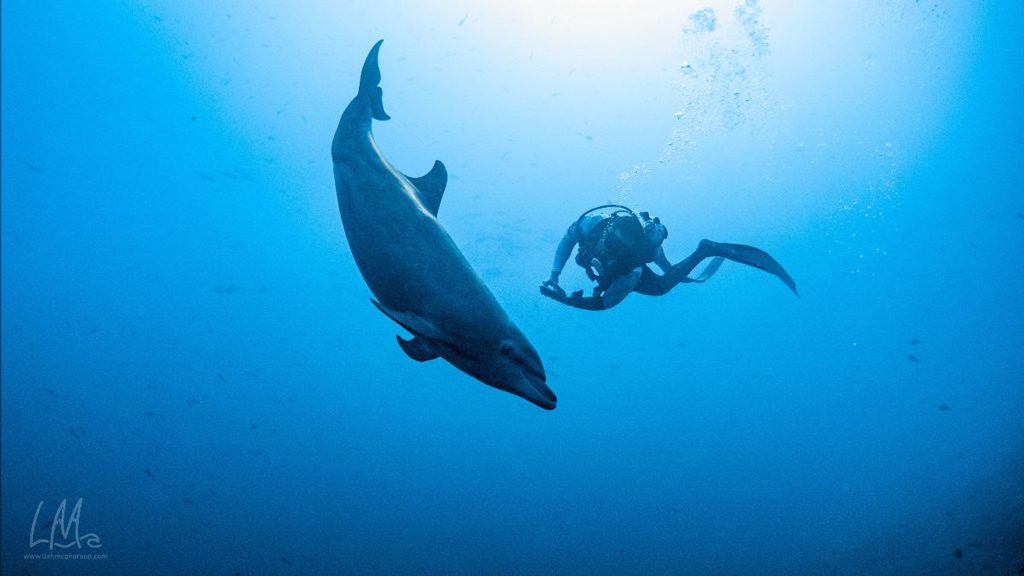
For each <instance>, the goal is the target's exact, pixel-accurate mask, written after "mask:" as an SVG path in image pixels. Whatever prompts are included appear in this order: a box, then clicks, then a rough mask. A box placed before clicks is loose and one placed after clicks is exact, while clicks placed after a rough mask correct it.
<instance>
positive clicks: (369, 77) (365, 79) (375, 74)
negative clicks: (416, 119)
mask: <svg viewBox="0 0 1024 576" xmlns="http://www.w3.org/2000/svg"><path fill="white" fill-rule="evenodd" d="M383 42H384V41H383V40H378V41H377V43H376V44H374V45H373V48H370V53H369V54H367V55H366V62H364V63H363V73H362V74H361V75H360V76H359V95H360V96H362V97H364V98H366V99H368V100H369V102H370V113H371V114H372V115H373V118H374V120H390V119H391V116H388V113H387V112H385V111H384V101H383V99H382V97H383V95H384V91H383V90H381V89H380V66H379V65H378V64H377V53H378V52H380V45H381V43H383Z"/></svg>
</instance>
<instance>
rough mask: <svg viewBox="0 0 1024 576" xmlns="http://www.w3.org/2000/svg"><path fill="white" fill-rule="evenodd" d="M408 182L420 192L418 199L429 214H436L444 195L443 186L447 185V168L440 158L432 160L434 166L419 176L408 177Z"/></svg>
mask: <svg viewBox="0 0 1024 576" xmlns="http://www.w3.org/2000/svg"><path fill="white" fill-rule="evenodd" d="M409 182H412V185H413V186H415V187H416V190H418V191H419V193H420V201H421V202H423V206H424V207H425V208H426V209H427V210H429V211H430V213H431V214H433V215H434V216H437V209H438V208H440V207H441V197H442V196H444V188H445V186H447V185H448V170H447V169H446V168H445V167H444V164H442V163H441V161H440V160H436V161H435V162H434V167H433V168H431V169H430V172H427V173H426V174H424V175H423V176H420V177H419V178H409Z"/></svg>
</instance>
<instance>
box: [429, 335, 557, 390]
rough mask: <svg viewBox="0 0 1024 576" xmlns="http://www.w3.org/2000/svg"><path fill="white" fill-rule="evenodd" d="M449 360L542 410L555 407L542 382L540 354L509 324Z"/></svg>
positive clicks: (546, 387) (482, 380) (481, 379)
mask: <svg viewBox="0 0 1024 576" xmlns="http://www.w3.org/2000/svg"><path fill="white" fill-rule="evenodd" d="M445 356H446V358H447V359H448V361H449V362H451V363H452V364H454V365H455V366H457V367H458V368H459V369H460V370H463V371H465V372H466V373H468V374H470V375H471V376H473V377H474V378H476V379H477V380H480V381H481V382H483V383H484V384H487V385H488V386H494V387H495V388H498V389H499V390H504V391H506V392H511V393H512V394H515V395H516V396H519V397H522V398H525V399H526V400H529V401H530V402H533V403H534V404H536V405H537V406H540V407H541V408H543V409H545V410H554V409H555V406H556V404H557V403H558V398H557V397H556V396H555V393H554V392H552V391H551V389H550V388H548V386H547V384H546V383H545V379H546V378H545V376H544V365H543V364H541V361H540V356H539V355H537V351H536V350H534V349H533V346H531V345H530V342H529V341H528V340H527V339H526V337H525V336H523V334H522V333H521V332H519V329H518V328H516V327H515V326H511V325H510V326H509V327H508V330H505V331H504V333H503V334H492V335H491V337H489V338H481V339H480V340H478V341H477V343H476V345H475V346H473V349H472V350H460V351H458V353H456V354H455V355H454V356H455V357H451V356H449V355H447V354H446V355H445Z"/></svg>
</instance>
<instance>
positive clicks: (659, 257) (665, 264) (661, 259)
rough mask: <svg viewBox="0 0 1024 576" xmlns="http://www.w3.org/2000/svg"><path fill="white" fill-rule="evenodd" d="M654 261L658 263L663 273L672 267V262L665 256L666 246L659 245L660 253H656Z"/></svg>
mask: <svg viewBox="0 0 1024 576" xmlns="http://www.w3.org/2000/svg"><path fill="white" fill-rule="evenodd" d="M654 263H655V264H657V265H658V268H661V273H662V274H664V273H666V272H668V269H669V268H671V267H672V263H671V262H669V261H668V258H667V257H666V256H665V248H663V247H662V246H658V253H657V254H655V255H654Z"/></svg>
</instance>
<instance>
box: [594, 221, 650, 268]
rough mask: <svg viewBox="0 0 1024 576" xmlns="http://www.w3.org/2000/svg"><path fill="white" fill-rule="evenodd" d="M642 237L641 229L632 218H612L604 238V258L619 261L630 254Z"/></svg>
mask: <svg viewBox="0 0 1024 576" xmlns="http://www.w3.org/2000/svg"><path fill="white" fill-rule="evenodd" d="M643 235H644V230H643V227H642V226H641V225H640V222H639V221H637V219H636V218H634V217H633V216H615V217H613V219H612V223H611V224H610V225H609V227H608V233H607V235H606V236H605V238H604V249H605V254H606V256H607V257H608V258H610V259H619V258H622V257H624V256H626V255H627V254H630V253H631V252H632V251H633V249H634V247H635V246H636V245H637V244H638V243H639V241H640V239H641V238H643Z"/></svg>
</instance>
